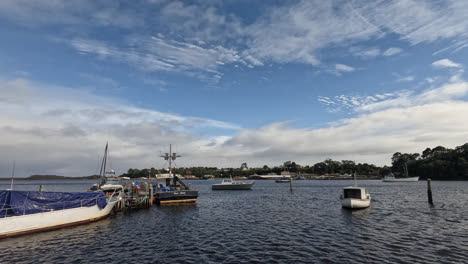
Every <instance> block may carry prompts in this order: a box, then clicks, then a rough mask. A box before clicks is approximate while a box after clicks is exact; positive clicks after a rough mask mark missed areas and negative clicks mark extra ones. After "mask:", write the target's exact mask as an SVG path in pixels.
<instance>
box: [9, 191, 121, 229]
mask: <svg viewBox="0 0 468 264" xmlns="http://www.w3.org/2000/svg"><path fill="white" fill-rule="evenodd" d="M117 198H118V197H115V198H114V199H112V201H111V202H108V203H107V205H106V207H105V208H102V209H101V208H99V207H98V206H97V205H94V206H91V207H78V208H72V209H64V210H57V211H51V212H45V213H36V214H28V215H19V216H10V217H5V218H0V238H4V237H11V236H18V235H23V234H28V233H34V232H39V231H45V230H51V229H57V228H62V227H67V226H74V225H79V224H84V223H89V222H94V221H97V220H99V219H101V218H104V217H106V216H107V215H109V213H110V212H111V210H112V208H114V205H115V204H116V203H117V202H118V200H119V199H117Z"/></svg>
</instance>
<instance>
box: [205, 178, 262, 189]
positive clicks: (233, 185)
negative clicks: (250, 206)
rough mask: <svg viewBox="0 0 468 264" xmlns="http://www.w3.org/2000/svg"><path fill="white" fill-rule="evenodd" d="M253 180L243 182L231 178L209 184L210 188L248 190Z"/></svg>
mask: <svg viewBox="0 0 468 264" xmlns="http://www.w3.org/2000/svg"><path fill="white" fill-rule="evenodd" d="M254 183H255V182H254V181H250V182H243V181H233V180H232V178H231V179H224V180H223V181H222V182H221V183H218V184H213V185H212V186H211V189H212V190H250V189H251V188H252V185H254Z"/></svg>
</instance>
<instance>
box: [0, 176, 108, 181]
mask: <svg viewBox="0 0 468 264" xmlns="http://www.w3.org/2000/svg"><path fill="white" fill-rule="evenodd" d="M96 179H99V175H90V176H78V177H70V176H59V175H31V176H29V177H26V178H20V177H14V178H13V180H27V181H29V180H96ZM10 180H11V177H9V178H0V181H10Z"/></svg>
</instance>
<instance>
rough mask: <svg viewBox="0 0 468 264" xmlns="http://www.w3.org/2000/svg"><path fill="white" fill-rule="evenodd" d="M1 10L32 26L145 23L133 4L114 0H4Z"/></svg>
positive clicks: (128, 26)
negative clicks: (126, 5)
mask: <svg viewBox="0 0 468 264" xmlns="http://www.w3.org/2000/svg"><path fill="white" fill-rule="evenodd" d="M0 14H2V15H3V16H4V17H6V18H8V19H10V20H13V21H18V22H19V23H21V24H24V25H26V26H30V27H37V26H41V25H50V24H52V25H54V24H63V25H68V26H73V25H75V26H83V25H85V26H87V25H97V26H116V27H123V28H130V27H135V26H142V25H143V24H144V22H143V19H142V18H141V16H140V15H139V14H138V12H136V10H135V9H133V8H122V6H121V5H120V4H119V3H117V2H113V1H107V2H102V1H80V0H67V1H56V0H43V1H40V2H38V1H27V0H3V1H0Z"/></svg>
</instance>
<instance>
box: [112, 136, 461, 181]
mask: <svg viewBox="0 0 468 264" xmlns="http://www.w3.org/2000/svg"><path fill="white" fill-rule="evenodd" d="M391 161H392V165H391V166H383V167H379V166H376V165H373V164H368V163H355V162H354V161H351V160H342V161H336V160H332V159H326V160H324V161H322V162H318V163H316V164H314V165H305V166H302V165H300V164H297V163H296V162H294V161H286V162H284V163H283V164H282V165H278V166H273V167H269V166H267V165H264V166H263V167H260V168H248V169H246V168H245V166H244V165H242V166H240V167H239V168H217V167H189V168H185V167H179V168H175V169H173V173H176V174H181V175H194V176H197V177H199V178H202V177H203V176H205V175H213V176H214V177H216V178H221V177H229V176H233V177H234V176H245V177H248V176H250V175H253V174H258V175H266V174H269V173H274V174H281V172H282V171H284V170H287V171H289V172H294V173H299V174H316V175H324V174H352V173H356V174H358V175H367V176H369V175H380V176H384V175H387V174H389V173H394V174H395V175H396V177H405V176H409V177H411V176H420V179H426V178H431V179H433V180H468V162H467V161H468V143H466V144H464V145H462V146H459V147H456V148H455V149H449V148H445V147H442V146H437V147H435V148H433V149H431V148H426V149H425V150H424V151H422V153H421V154H419V153H400V152H396V153H394V154H393V156H392V157H391ZM159 173H167V170H164V169H162V170H158V169H155V168H150V169H141V170H140V169H134V168H131V169H128V171H127V172H126V173H124V174H122V175H121V176H125V177H130V178H141V177H145V178H146V177H154V176H155V175H156V174H159Z"/></svg>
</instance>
